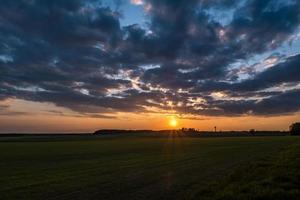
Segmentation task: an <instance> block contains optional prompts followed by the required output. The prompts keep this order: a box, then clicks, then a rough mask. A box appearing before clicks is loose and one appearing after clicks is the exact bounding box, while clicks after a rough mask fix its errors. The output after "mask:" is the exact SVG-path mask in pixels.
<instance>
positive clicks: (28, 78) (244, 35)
mask: <svg viewBox="0 0 300 200" xmlns="http://www.w3.org/2000/svg"><path fill="white" fill-rule="evenodd" d="M174 118H175V119H176V120H177V122H178V125H177V127H176V128H180V127H193V128H197V129H200V130H213V129H214V126H217V129H218V130H249V129H252V128H254V129H257V130H287V129H288V127H289V125H290V124H291V123H293V122H296V121H300V1H297V0H264V1H261V0H189V1H184V0H0V133H10V132H18V133H23V132H74V133H77V132H92V131H94V130H97V129H103V128H105V129H155V130H157V129H169V128H170V126H169V123H168V122H169V121H170V120H172V119H174Z"/></svg>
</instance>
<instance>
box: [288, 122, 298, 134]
mask: <svg viewBox="0 0 300 200" xmlns="http://www.w3.org/2000/svg"><path fill="white" fill-rule="evenodd" d="M290 134H291V135H300V122H297V123H294V124H292V125H290Z"/></svg>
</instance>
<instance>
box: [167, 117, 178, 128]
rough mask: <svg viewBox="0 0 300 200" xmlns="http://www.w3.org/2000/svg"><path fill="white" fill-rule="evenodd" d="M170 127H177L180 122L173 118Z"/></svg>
mask: <svg viewBox="0 0 300 200" xmlns="http://www.w3.org/2000/svg"><path fill="white" fill-rule="evenodd" d="M169 125H170V126H171V127H176V126H177V125H178V121H177V120H176V118H175V117H172V118H171V119H170V121H169Z"/></svg>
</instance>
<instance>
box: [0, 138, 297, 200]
mask: <svg viewBox="0 0 300 200" xmlns="http://www.w3.org/2000/svg"><path fill="white" fill-rule="evenodd" d="M299 169H300V137H291V136H283V137H236V138H234V137H228V138H154V137H120V138H117V137H111V138H110V137H92V136H90V137H89V136H86V137H82V136H70V137H58V138H51V137H49V138H43V137H41V138H34V137H33V138H13V139H11V138H0V199H297V197H298V196H299V195H300V187H299V185H300V170H299Z"/></svg>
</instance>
